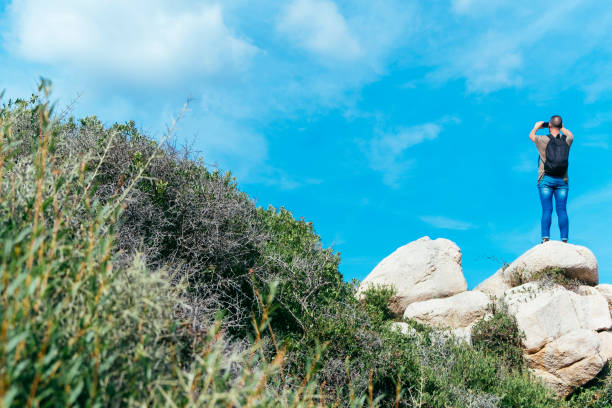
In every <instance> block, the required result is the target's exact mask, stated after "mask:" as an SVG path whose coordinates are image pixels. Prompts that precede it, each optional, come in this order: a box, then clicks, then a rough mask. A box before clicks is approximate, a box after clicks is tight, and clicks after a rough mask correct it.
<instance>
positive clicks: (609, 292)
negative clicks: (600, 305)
mask: <svg viewBox="0 0 612 408" xmlns="http://www.w3.org/2000/svg"><path fill="white" fill-rule="evenodd" d="M595 289H596V290H597V291H598V292H599V293H601V294H602V295H603V297H605V298H606V300H607V301H608V306H609V308H610V311H611V312H612V285H610V284H609V283H602V284H601V285H597V286H595Z"/></svg>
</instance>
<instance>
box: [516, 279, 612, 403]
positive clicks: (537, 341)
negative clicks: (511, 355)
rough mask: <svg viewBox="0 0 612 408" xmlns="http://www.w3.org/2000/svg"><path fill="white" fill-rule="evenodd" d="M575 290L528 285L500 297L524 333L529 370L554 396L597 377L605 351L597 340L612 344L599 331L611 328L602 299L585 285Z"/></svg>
mask: <svg viewBox="0 0 612 408" xmlns="http://www.w3.org/2000/svg"><path fill="white" fill-rule="evenodd" d="M577 292H578V293H575V292H572V291H570V290H568V289H566V288H564V287H563V286H560V285H555V284H547V285H542V284H541V283H540V282H528V283H526V284H523V285H521V286H518V287H516V288H513V289H510V290H508V291H506V294H505V296H504V300H505V302H506V304H507V305H508V312H509V313H510V314H512V315H514V317H515V318H516V321H517V323H518V326H519V329H520V330H521V331H523V333H524V335H525V338H524V340H523V343H524V347H525V349H524V351H525V358H526V360H527V362H528V364H529V367H530V368H531V369H532V370H533V373H534V374H535V375H537V376H538V377H540V378H541V379H542V380H543V381H544V382H545V383H546V384H547V385H548V386H549V387H550V388H551V389H552V390H553V391H554V392H556V393H557V394H558V395H559V396H566V395H568V394H569V393H571V392H572V391H573V390H574V389H576V388H577V387H579V386H581V385H583V384H584V383H586V382H588V381H589V380H591V379H592V378H593V377H595V375H597V373H599V371H600V370H601V368H602V367H603V365H604V364H605V363H606V361H607V359H608V354H607V352H608V350H609V348H608V343H606V345H605V346H606V347H605V349H604V347H602V340H603V341H606V342H607V341H608V340H612V339H609V338H607V337H604V336H605V335H601V334H600V333H598V332H599V331H605V332H606V333H607V330H609V329H610V328H612V318H611V317H610V311H609V309H608V302H607V301H606V299H605V298H604V296H603V295H601V294H600V293H599V292H598V291H597V290H590V289H588V287H580V288H578V290H577ZM580 293H582V294H580ZM611 351H612V350H611Z"/></svg>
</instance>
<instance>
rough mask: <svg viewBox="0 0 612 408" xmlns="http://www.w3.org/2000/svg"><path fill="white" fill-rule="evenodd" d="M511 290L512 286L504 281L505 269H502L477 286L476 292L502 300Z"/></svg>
mask: <svg viewBox="0 0 612 408" xmlns="http://www.w3.org/2000/svg"><path fill="white" fill-rule="evenodd" d="M510 288H511V286H510V284H509V283H508V282H506V281H505V280H504V268H500V269H499V270H498V271H497V272H495V273H494V274H493V275H491V276H490V277H488V278H487V279H485V280H484V281H482V282H481V283H480V284H479V285H478V286H476V287H475V288H474V290H479V291H481V292H483V293H486V294H487V295H489V296H490V297H492V298H493V297H496V298H502V297H503V296H504V292H505V291H506V290H508V289H510Z"/></svg>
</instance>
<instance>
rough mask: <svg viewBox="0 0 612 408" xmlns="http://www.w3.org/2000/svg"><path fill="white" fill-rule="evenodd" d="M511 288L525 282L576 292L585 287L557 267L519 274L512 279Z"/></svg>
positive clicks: (582, 283)
mask: <svg viewBox="0 0 612 408" xmlns="http://www.w3.org/2000/svg"><path fill="white" fill-rule="evenodd" d="M512 281H513V286H518V285H522V284H524V283H527V282H540V284H541V285H543V286H546V285H551V284H556V285H561V286H563V287H564V288H566V289H569V290H576V289H577V288H578V286H580V285H586V283H585V282H582V281H581V280H579V279H576V278H574V277H572V276H571V275H569V274H568V273H567V271H565V270H564V269H562V268H558V267H549V268H545V269H543V270H541V271H538V272H536V273H531V274H527V273H525V272H520V273H518V274H516V275H515V276H513V277H512Z"/></svg>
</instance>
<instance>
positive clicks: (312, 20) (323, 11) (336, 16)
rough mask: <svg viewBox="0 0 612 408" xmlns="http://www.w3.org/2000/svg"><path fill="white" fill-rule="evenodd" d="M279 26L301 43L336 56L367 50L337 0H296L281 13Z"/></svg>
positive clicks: (352, 55) (347, 56)
mask: <svg viewBox="0 0 612 408" xmlns="http://www.w3.org/2000/svg"><path fill="white" fill-rule="evenodd" d="M278 30H279V31H280V32H281V33H283V34H285V35H287V36H288V37H289V38H290V39H291V40H292V41H295V42H296V43H297V44H298V45H299V46H300V47H302V48H305V49H306V50H308V51H310V52H312V53H315V54H317V55H319V56H321V57H325V58H332V59H333V60H337V59H342V60H353V59H355V58H358V57H360V56H361V55H362V54H363V50H362V48H361V46H360V44H359V42H358V40H357V39H356V38H355V37H354V36H353V34H352V33H351V31H350V29H349V26H348V25H347V23H346V20H345V19H344V16H343V15H342V14H341V13H340V11H339V10H338V7H337V6H336V4H335V3H334V2H332V1H327V0H295V1H293V2H292V3H290V4H289V6H288V7H287V8H286V9H285V11H284V13H283V14H282V15H281V16H280V19H279V22H278Z"/></svg>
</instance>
